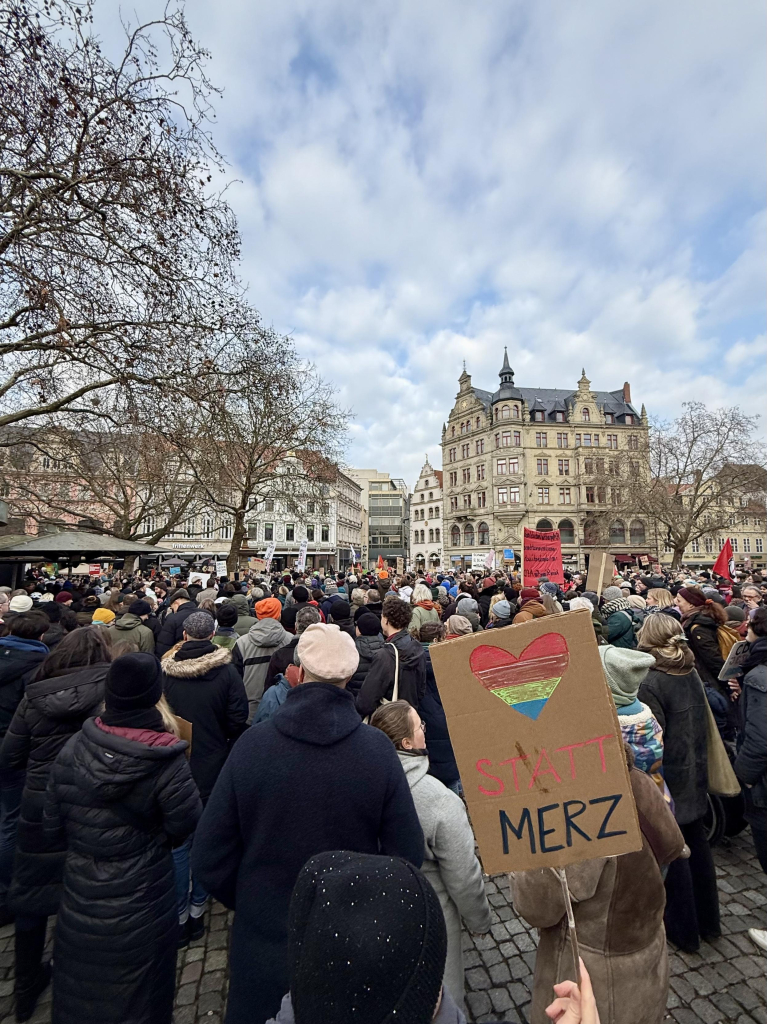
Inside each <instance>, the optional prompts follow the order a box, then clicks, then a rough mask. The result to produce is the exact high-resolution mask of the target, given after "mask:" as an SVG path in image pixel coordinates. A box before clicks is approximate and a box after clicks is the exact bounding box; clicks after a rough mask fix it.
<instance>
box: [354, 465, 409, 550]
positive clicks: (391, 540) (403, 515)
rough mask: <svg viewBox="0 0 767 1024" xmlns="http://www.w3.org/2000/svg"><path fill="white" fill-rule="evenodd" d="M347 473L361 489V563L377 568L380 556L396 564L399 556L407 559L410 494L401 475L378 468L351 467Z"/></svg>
mask: <svg viewBox="0 0 767 1024" xmlns="http://www.w3.org/2000/svg"><path fill="white" fill-rule="evenodd" d="M347 473H348V475H349V476H350V477H351V479H352V480H354V481H355V482H356V483H358V484H359V486H360V487H361V489H362V492H361V496H360V501H361V504H362V544H361V546H362V559H361V560H362V565H363V567H364V568H366V569H370V568H374V567H375V566H376V564H377V563H378V559H379V557H380V558H383V560H384V564H386V565H389V566H391V567H392V568H394V567H396V564H397V558H402V559H403V560H404V562H405V563H407V560H408V541H409V525H410V523H409V521H410V497H409V493H408V488H407V484H406V483H405V481H404V480H402V479H401V478H399V477H395V478H392V477H391V476H389V474H388V473H381V472H379V471H378V470H377V469H349V470H347Z"/></svg>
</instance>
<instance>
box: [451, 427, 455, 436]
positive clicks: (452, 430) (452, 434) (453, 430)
mask: <svg viewBox="0 0 767 1024" xmlns="http://www.w3.org/2000/svg"><path fill="white" fill-rule="evenodd" d="M450 436H451V437H455V427H451V428H450Z"/></svg>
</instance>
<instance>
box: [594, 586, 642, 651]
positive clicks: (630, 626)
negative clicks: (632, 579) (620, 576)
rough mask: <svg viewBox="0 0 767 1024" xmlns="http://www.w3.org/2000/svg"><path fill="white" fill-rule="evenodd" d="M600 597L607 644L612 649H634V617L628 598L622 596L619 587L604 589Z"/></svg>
mask: <svg viewBox="0 0 767 1024" xmlns="http://www.w3.org/2000/svg"><path fill="white" fill-rule="evenodd" d="M602 597H603V598H604V601H605V603H604V604H603V605H602V616H603V618H604V621H605V629H606V631H607V642H608V644H612V645H613V647H626V648H631V649H633V648H635V647H636V645H637V642H636V634H635V632H634V617H633V615H632V614H631V606H630V604H629V601H628V598H627V597H624V596H623V593H622V592H621V589H620V587H606V588H605V590H604V591H603V593H602Z"/></svg>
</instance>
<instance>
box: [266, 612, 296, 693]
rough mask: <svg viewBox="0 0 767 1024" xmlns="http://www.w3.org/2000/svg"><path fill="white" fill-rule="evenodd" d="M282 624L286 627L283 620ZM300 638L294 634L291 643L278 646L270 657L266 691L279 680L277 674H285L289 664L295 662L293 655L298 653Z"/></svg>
mask: <svg viewBox="0 0 767 1024" xmlns="http://www.w3.org/2000/svg"><path fill="white" fill-rule="evenodd" d="M280 624H281V625H282V626H283V628H284V624H283V623H282V621H281V620H280ZM298 640H299V638H298V637H297V636H294V637H293V639H292V640H291V641H290V643H287V644H285V646H284V647H278V648H277V650H276V651H275V652H274V654H273V655H272V656H271V658H270V659H269V667H268V668H267V670H266V679H265V680H264V691H266V690H268V689H269V687H270V686H273V685H274V683H276V682H277V676H280V675H285V673H286V672H287V670H288V666H289V665H292V664H293V655H294V654H295V653H296V645H297V644H298Z"/></svg>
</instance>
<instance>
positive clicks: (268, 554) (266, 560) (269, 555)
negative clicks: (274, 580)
mask: <svg viewBox="0 0 767 1024" xmlns="http://www.w3.org/2000/svg"><path fill="white" fill-rule="evenodd" d="M276 546H277V545H276V544H275V543H274V541H272V543H271V544H269V545H268V547H267V549H266V554H265V555H264V563H265V565H266V569H265V571H266V572H268V571H269V566H270V565H271V564H272V559H273V558H274V549H275V548H276Z"/></svg>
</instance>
